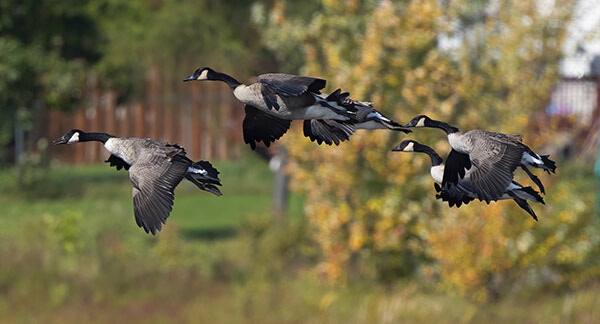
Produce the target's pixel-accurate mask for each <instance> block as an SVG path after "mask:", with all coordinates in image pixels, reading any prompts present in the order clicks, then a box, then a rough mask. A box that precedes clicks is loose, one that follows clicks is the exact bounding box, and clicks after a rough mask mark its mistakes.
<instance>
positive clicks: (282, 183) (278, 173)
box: [269, 145, 289, 222]
mask: <svg viewBox="0 0 600 324" xmlns="http://www.w3.org/2000/svg"><path fill="white" fill-rule="evenodd" d="M288 155H289V154H288V151H287V149H286V148H285V146H283V145H280V146H279V147H278V148H277V155H275V156H274V157H273V158H271V160H270V161H269V166H270V167H271V169H273V170H274V171H275V180H274V185H273V212H274V214H275V219H276V220H277V221H280V222H282V221H284V220H285V218H284V216H285V214H286V212H287V206H288V193H289V188H288V187H289V177H288V174H287V173H286V167H287V162H288Z"/></svg>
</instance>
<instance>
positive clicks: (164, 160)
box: [129, 152, 189, 234]
mask: <svg viewBox="0 0 600 324" xmlns="http://www.w3.org/2000/svg"><path fill="white" fill-rule="evenodd" d="M178 154H179V155H178ZM188 165H189V161H187V159H186V158H185V156H183V155H180V152H175V153H174V154H167V155H166V154H165V153H164V152H161V153H155V152H152V153H148V154H146V155H142V158H141V159H140V160H138V161H137V162H136V163H135V165H133V166H132V167H131V168H130V170H129V178H130V180H131V183H132V184H133V186H134V188H133V193H132V194H133V209H134V214H135V219H136V224H138V226H140V227H142V228H143V229H144V230H145V231H146V233H152V234H156V231H160V229H161V227H162V224H164V223H165V222H166V220H167V218H168V217H169V214H170V213H171V210H172V209H173V199H174V190H175V187H177V185H178V184H179V182H181V180H182V179H183V177H184V176H185V174H186V172H187V168H188Z"/></svg>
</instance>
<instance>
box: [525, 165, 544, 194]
mask: <svg viewBox="0 0 600 324" xmlns="http://www.w3.org/2000/svg"><path fill="white" fill-rule="evenodd" d="M521 169H523V170H524V171H525V173H527V175H528V176H529V178H531V181H533V183H535V184H536V186H538V188H539V189H540V192H541V193H542V194H546V190H544V185H543V184H542V181H541V180H540V178H538V177H536V176H535V175H534V174H533V173H531V171H529V169H528V168H527V167H526V166H525V165H523V164H521Z"/></svg>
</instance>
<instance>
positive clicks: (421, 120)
mask: <svg viewBox="0 0 600 324" xmlns="http://www.w3.org/2000/svg"><path fill="white" fill-rule="evenodd" d="M415 127H425V118H421V119H419V122H418V123H417V126H415Z"/></svg>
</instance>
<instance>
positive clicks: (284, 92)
mask: <svg viewBox="0 0 600 324" xmlns="http://www.w3.org/2000/svg"><path fill="white" fill-rule="evenodd" d="M194 80H196V81H204V80H212V81H222V82H225V83H226V84H227V85H228V86H229V87H230V88H231V90H232V91H233V95H234V96H235V97H236V98H237V99H238V100H240V101H241V102H243V103H244V104H246V107H245V112H246V116H245V118H244V122H243V132H244V142H245V143H247V144H250V147H251V148H252V149H255V148H256V144H257V143H258V142H261V141H262V142H263V143H264V144H265V145H266V146H267V147H268V146H269V145H270V144H271V142H274V141H276V140H278V139H279V138H280V137H281V136H283V134H285V133H286V132H287V130H288V129H289V127H290V124H291V121H292V120H305V121H306V122H305V123H304V133H305V136H308V137H310V138H311V140H313V141H315V140H316V141H317V142H318V143H319V144H321V143H323V142H325V143H326V144H328V145H331V144H333V143H335V144H336V145H338V144H339V143H340V142H343V141H345V140H347V139H348V138H349V136H350V135H352V134H353V133H354V131H355V130H356V129H357V128H366V127H367V126H371V127H373V126H372V125H371V124H376V123H380V124H381V125H382V126H381V127H378V128H390V129H394V130H399V131H404V132H410V130H408V129H407V128H405V127H403V126H401V125H400V124H397V123H395V122H393V121H391V120H390V119H388V118H386V117H384V116H383V115H381V114H379V113H378V112H377V111H375V110H374V109H373V108H372V107H369V112H367V113H366V114H365V116H362V115H360V113H361V112H364V111H366V109H364V108H359V107H358V104H351V103H345V104H343V103H342V100H344V99H345V97H341V96H340V92H341V91H338V92H334V93H333V94H331V95H330V96H324V95H321V92H320V90H322V89H323V88H325V83H326V81H325V80H323V79H317V78H311V77H304V76H297V75H291V74H284V73H269V74H262V75H259V76H258V77H257V79H256V83H253V84H250V85H245V84H242V83H240V82H239V81H237V80H236V79H234V78H233V77H231V76H229V75H227V74H225V73H220V72H217V71H214V70H213V69H211V68H208V67H204V68H199V69H197V70H196V71H195V72H194V73H193V74H192V75H190V76H189V77H187V78H185V79H184V80H183V81H184V82H186V81H194ZM346 97H347V95H346ZM375 113H377V114H375ZM373 128H375V127H373Z"/></svg>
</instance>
